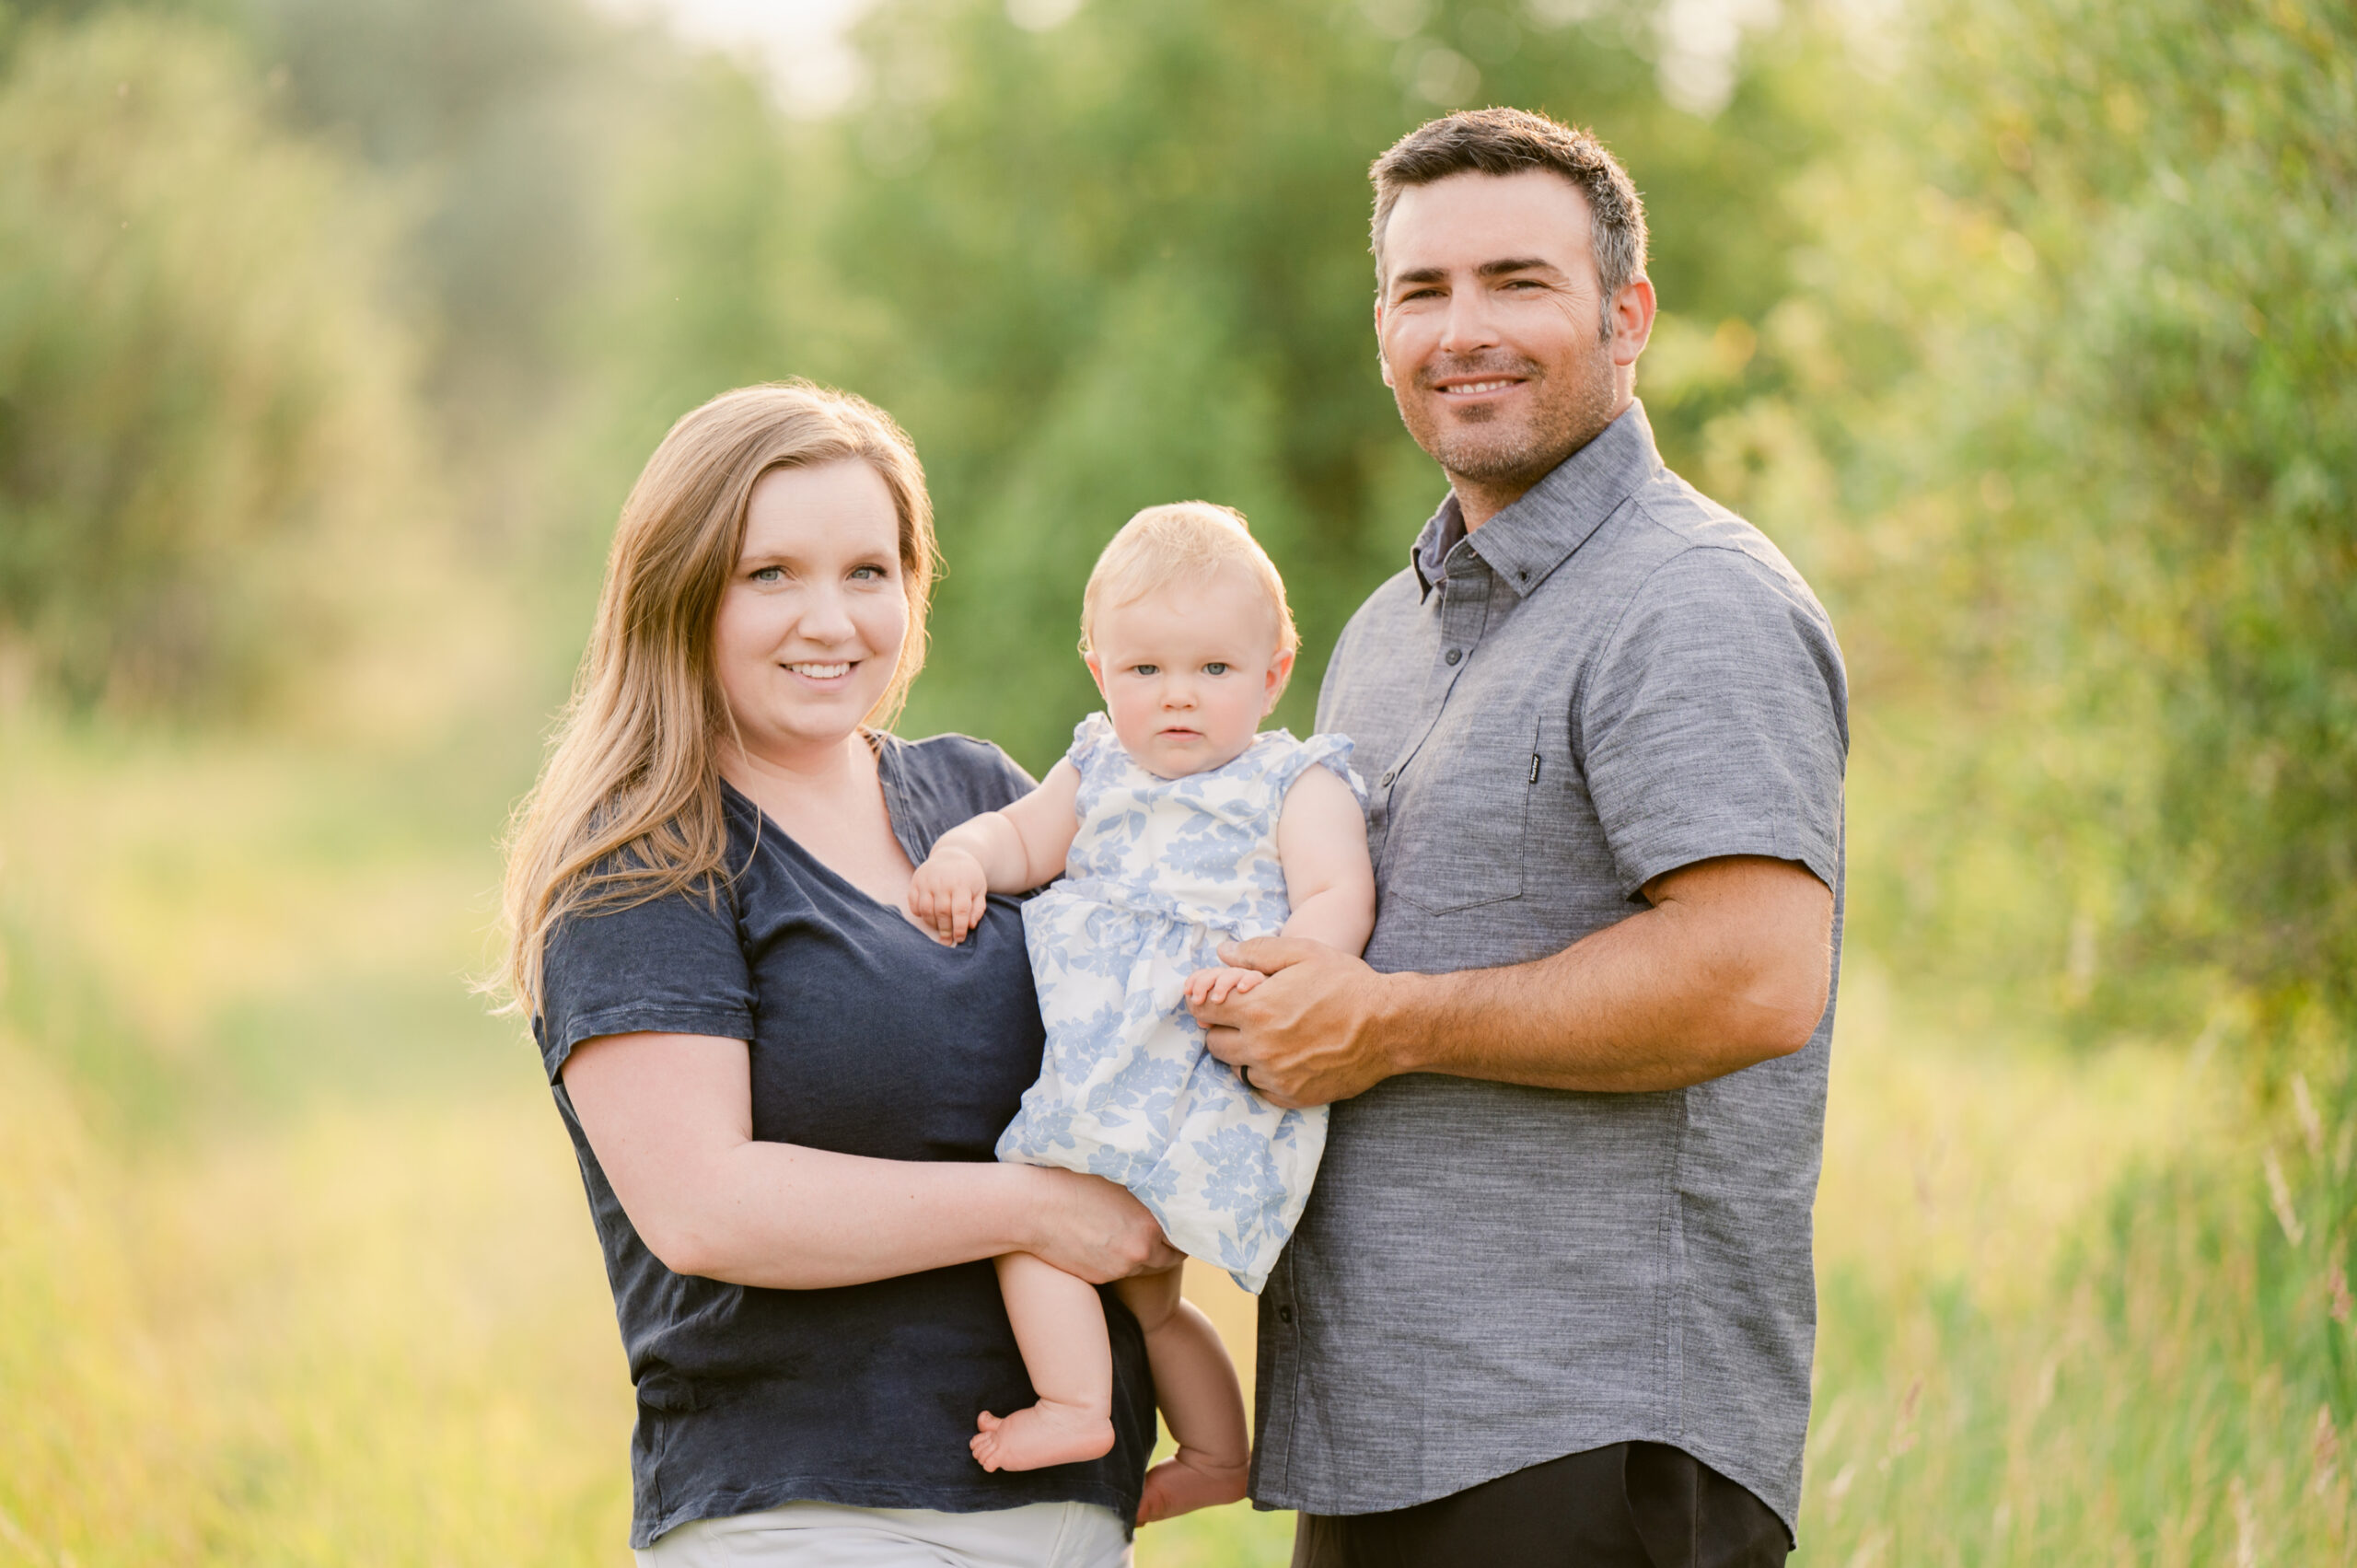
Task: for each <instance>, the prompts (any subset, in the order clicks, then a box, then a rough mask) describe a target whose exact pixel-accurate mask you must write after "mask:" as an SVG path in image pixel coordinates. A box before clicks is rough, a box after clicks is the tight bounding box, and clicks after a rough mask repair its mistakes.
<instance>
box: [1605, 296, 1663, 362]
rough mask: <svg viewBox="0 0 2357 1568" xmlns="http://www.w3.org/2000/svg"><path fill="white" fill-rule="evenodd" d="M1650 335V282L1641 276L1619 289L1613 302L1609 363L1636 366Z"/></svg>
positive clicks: (1651, 309) (1652, 333)
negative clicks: (1610, 358)
mask: <svg viewBox="0 0 2357 1568" xmlns="http://www.w3.org/2000/svg"><path fill="white" fill-rule="evenodd" d="M1653 335H1654V285H1653V280H1652V279H1651V278H1648V277H1646V276H1645V275H1644V274H1643V273H1638V274H1637V275H1636V276H1635V277H1633V278H1631V279H1630V280H1629V281H1628V282H1627V283H1625V284H1623V285H1621V286H1620V294H1619V295H1618V296H1616V297H1615V298H1614V299H1613V301H1612V363H1613V364H1615V365H1618V366H1631V365H1634V364H1636V363H1637V356H1638V355H1639V354H1643V353H1644V352H1645V344H1646V343H1647V342H1648V341H1650V340H1651V339H1652V337H1653Z"/></svg>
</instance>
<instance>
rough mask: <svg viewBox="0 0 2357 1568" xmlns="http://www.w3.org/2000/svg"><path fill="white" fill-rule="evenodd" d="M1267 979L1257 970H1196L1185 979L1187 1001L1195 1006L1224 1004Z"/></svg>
mask: <svg viewBox="0 0 2357 1568" xmlns="http://www.w3.org/2000/svg"><path fill="white" fill-rule="evenodd" d="M1267 978H1268V977H1267V976H1266V975H1264V974H1262V973H1261V972H1260V970H1237V969H1229V968H1227V967H1225V965H1223V966H1222V967H1220V968H1218V969H1215V970H1196V971H1195V972H1194V973H1193V974H1190V975H1189V976H1188V977H1187V1000H1188V1001H1189V1002H1190V1003H1191V1004H1192V1005H1195V1006H1198V1007H1200V1006H1202V1005H1203V1004H1205V1003H1206V1002H1225V1001H1226V1000H1227V999H1228V998H1229V997H1231V996H1241V995H1243V994H1244V993H1246V992H1248V991H1249V990H1251V989H1252V988H1253V987H1254V986H1256V985H1258V984H1260V982H1261V981H1263V980H1265V979H1267Z"/></svg>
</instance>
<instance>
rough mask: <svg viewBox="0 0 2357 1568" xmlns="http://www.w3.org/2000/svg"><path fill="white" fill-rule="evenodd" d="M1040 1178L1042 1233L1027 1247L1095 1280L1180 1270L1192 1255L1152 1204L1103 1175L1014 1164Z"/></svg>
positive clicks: (1106, 1281)
mask: <svg viewBox="0 0 2357 1568" xmlns="http://www.w3.org/2000/svg"><path fill="white" fill-rule="evenodd" d="M1006 1168H1007V1169H1009V1170H1021V1171H1024V1172H1026V1173H1027V1174H1028V1175H1029V1176H1032V1177H1035V1178H1037V1179H1039V1184H1040V1186H1039V1193H1040V1196H1039V1203H1038V1205H1037V1206H1036V1208H1035V1209H1034V1210H1033V1214H1034V1215H1035V1216H1036V1224H1037V1225H1038V1230H1039V1234H1038V1235H1037V1236H1036V1237H1033V1238H1032V1240H1031V1243H1030V1245H1029V1246H1028V1247H1026V1248H1025V1249H1024V1250H1025V1251H1027V1252H1029V1253H1030V1254H1031V1255H1032V1256H1034V1257H1037V1258H1042V1259H1045V1260H1047V1261H1049V1262H1051V1263H1053V1264H1054V1265H1055V1266H1056V1267H1057V1268H1059V1269H1062V1271H1063V1272H1065V1273H1067V1274H1073V1275H1075V1276H1077V1277H1079V1278H1081V1279H1084V1280H1086V1281H1087V1282H1088V1283H1090V1284H1109V1283H1112V1282H1113V1281H1115V1280H1122V1279H1127V1278H1129V1277H1130V1276H1131V1275H1132V1274H1144V1273H1151V1272H1155V1270H1158V1269H1175V1268H1177V1267H1178V1266H1179V1264H1180V1263H1181V1262H1183V1261H1185V1259H1186V1254H1184V1253H1182V1252H1180V1251H1179V1249H1177V1248H1175V1247H1173V1246H1171V1245H1170V1238H1169V1237H1166V1236H1164V1235H1163V1234H1162V1226H1161V1225H1158V1224H1156V1223H1155V1217H1154V1215H1153V1214H1149V1213H1148V1212H1147V1211H1146V1206H1145V1205H1144V1203H1141V1202H1138V1201H1137V1200H1136V1199H1135V1198H1132V1197H1131V1196H1130V1194H1129V1191H1127V1190H1126V1189H1125V1188H1122V1187H1120V1186H1119V1185H1117V1184H1116V1183H1114V1182H1110V1181H1108V1180H1106V1179H1104V1178H1103V1177H1101V1176H1082V1175H1080V1174H1078V1173H1077V1172H1074V1171H1069V1170H1051V1169H1047V1168H1045V1167H1031V1166H1009V1167H1006Z"/></svg>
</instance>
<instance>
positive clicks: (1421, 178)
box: [1367, 109, 1645, 337]
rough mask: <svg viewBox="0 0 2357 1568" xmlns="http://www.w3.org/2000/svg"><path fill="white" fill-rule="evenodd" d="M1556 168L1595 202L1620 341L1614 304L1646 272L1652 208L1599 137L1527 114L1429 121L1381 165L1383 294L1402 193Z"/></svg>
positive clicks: (1379, 271) (1493, 112)
mask: <svg viewBox="0 0 2357 1568" xmlns="http://www.w3.org/2000/svg"><path fill="white" fill-rule="evenodd" d="M1527 168H1546V169H1552V170H1553V171H1554V172H1555V173H1557V174H1560V175H1562V177H1563V178H1564V179H1565V180H1569V181H1571V183H1572V184H1573V186H1575V187H1577V188H1578V190H1579V192H1580V193H1581V194H1583V195H1585V197H1586V198H1587V207H1588V214H1589V216H1590V218H1591V220H1592V227H1591V231H1590V232H1591V233H1592V235H1593V236H1594V243H1595V247H1596V278H1597V281H1598V282H1599V283H1600V284H1601V285H1603V292H1604V299H1603V303H1602V306H1601V310H1602V318H1603V319H1602V320H1601V321H1600V322H1599V323H1598V327H1599V330H1600V331H1602V332H1603V334H1604V335H1605V336H1606V337H1610V336H1611V335H1612V302H1613V300H1614V299H1615V298H1617V297H1619V296H1620V291H1621V290H1622V289H1623V288H1625V287H1627V286H1628V284H1629V280H1630V279H1631V278H1633V277H1635V276H1637V275H1638V274H1639V273H1642V272H1643V271H1644V268H1645V203H1644V201H1643V198H1642V197H1640V196H1639V195H1638V194H1637V187H1636V185H1635V183H1634V182H1633V181H1631V180H1630V178H1629V171H1628V170H1627V169H1625V168H1621V167H1620V160H1619V159H1617V158H1615V157H1613V156H1612V155H1611V154H1610V153H1608V152H1607V151H1605V150H1604V144H1603V143H1601V142H1599V141H1597V140H1596V137H1595V135H1594V134H1592V133H1590V132H1587V131H1583V130H1580V129H1578V128H1576V127H1574V126H1570V125H1564V124H1561V123H1559V122H1556V121H1553V120H1550V119H1549V118H1548V117H1547V116H1545V115H1543V114H1533V113H1531V112H1530V111H1529V110H1527V109H1468V110H1460V111H1459V112H1457V113H1456V114H1450V115H1445V116H1443V117H1442V118H1441V119H1438V120H1428V121H1426V122H1424V123H1423V124H1422V125H1419V126H1417V127H1416V128H1415V129H1414V130H1412V131H1411V132H1409V133H1408V134H1406V135H1404V136H1402V137H1400V138H1399V140H1398V141H1396V142H1394V143H1392V144H1391V148H1390V150H1389V151H1388V152H1386V153H1385V154H1384V155H1383V156H1382V157H1379V158H1376V160H1375V167H1374V168H1371V169H1369V170H1368V171H1367V172H1368V175H1369V177H1370V178H1372V179H1373V180H1374V181H1375V223H1374V225H1373V226H1372V229H1371V231H1370V240H1371V243H1370V246H1369V249H1371V250H1373V251H1374V252H1375V275H1376V286H1377V287H1380V286H1382V282H1383V230H1384V228H1385V226H1387V225H1388V224H1389V223H1390V221H1391V209H1392V207H1393V206H1394V205H1395V204H1396V203H1398V202H1399V192H1402V191H1405V190H1406V189H1408V187H1410V186H1411V185H1430V184H1432V183H1433V182H1434V181H1435V180H1446V179H1447V178H1448V177H1449V176H1450V175H1452V174H1519V173H1521V172H1522V171H1523V170H1524V169H1527Z"/></svg>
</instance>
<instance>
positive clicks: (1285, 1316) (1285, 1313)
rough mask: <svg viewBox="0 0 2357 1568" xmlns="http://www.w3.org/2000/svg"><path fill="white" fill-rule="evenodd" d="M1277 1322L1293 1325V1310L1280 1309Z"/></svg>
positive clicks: (1290, 1308)
mask: <svg viewBox="0 0 2357 1568" xmlns="http://www.w3.org/2000/svg"><path fill="white" fill-rule="evenodd" d="M1277 1321H1278V1322H1280V1323H1291V1322H1292V1321H1293V1308H1292V1307H1278V1308H1277Z"/></svg>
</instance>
